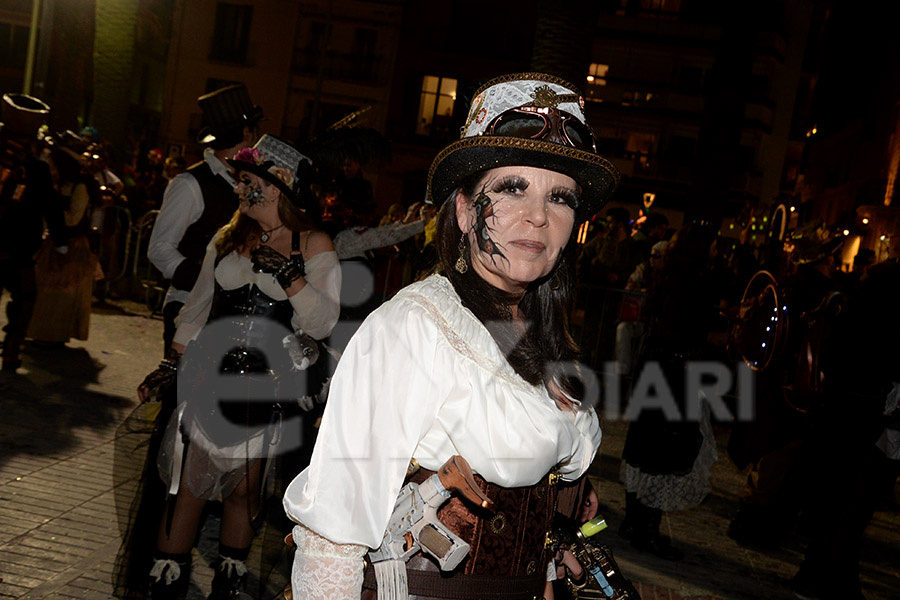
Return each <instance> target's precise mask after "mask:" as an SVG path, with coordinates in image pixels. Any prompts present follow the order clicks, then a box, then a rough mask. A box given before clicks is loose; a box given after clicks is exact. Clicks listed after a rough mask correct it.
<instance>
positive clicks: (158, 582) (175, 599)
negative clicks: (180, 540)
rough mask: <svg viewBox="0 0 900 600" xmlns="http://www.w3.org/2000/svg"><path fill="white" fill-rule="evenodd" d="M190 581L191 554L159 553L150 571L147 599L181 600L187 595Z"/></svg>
mask: <svg viewBox="0 0 900 600" xmlns="http://www.w3.org/2000/svg"><path fill="white" fill-rule="evenodd" d="M190 580H191V555H190V554H187V553H186V554H168V553H165V552H157V553H156V555H155V556H154V559H153V567H152V568H151V569H150V582H149V586H148V592H147V597H148V598H150V599H151V600H180V599H181V598H184V597H185V596H186V595H187V588H188V582H190Z"/></svg>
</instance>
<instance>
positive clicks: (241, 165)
mask: <svg viewBox="0 0 900 600" xmlns="http://www.w3.org/2000/svg"><path fill="white" fill-rule="evenodd" d="M228 163H229V164H231V166H232V167H234V168H235V170H236V171H249V172H250V173H253V174H254V175H256V176H258V177H261V178H262V179H265V180H266V181H268V182H269V183H272V184H274V185H276V186H277V187H278V188H279V189H280V190H281V191H282V192H283V193H284V194H285V195H286V196H287V197H288V198H290V199H291V200H292V201H294V202H295V203H296V202H297V201H298V199H299V197H298V194H297V192H296V188H297V182H298V180H299V178H300V170H301V169H303V168H307V167H311V166H312V160H310V158H309V157H307V156H305V155H303V154H301V153H300V151H299V150H297V149H296V148H294V147H293V146H291V145H290V144H288V143H287V142H285V141H283V140H280V139H278V138H277V137H275V136H274V135H264V136H262V137H261V138H260V139H259V141H258V142H257V143H256V145H255V146H253V147H252V148H243V149H242V150H241V151H240V152H238V153H237V155H235V157H234V158H230V159H228Z"/></svg>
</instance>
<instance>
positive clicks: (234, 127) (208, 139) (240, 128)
mask: <svg viewBox="0 0 900 600" xmlns="http://www.w3.org/2000/svg"><path fill="white" fill-rule="evenodd" d="M263 119H264V116H263V110H262V108H261V107H259V106H254V107H253V112H251V113H250V114H249V115H247V116H246V117H244V119H243V120H241V121H238V122H235V123H232V124H231V125H228V126H227V127H222V128H217V127H210V126H209V125H207V126H206V127H204V128H203V129H201V130H200V133H198V134H197V143H199V144H212V143H213V142H215V141H216V140H221V139H223V138H227V137H236V138H237V139H236V140H235V142H234V143H235V144H237V143H238V142H239V141H241V138H242V137H243V134H244V127H249V126H253V125H256V124H258V123H259V122H260V121H262V120H263Z"/></svg>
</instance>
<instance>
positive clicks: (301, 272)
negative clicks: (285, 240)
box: [250, 246, 306, 289]
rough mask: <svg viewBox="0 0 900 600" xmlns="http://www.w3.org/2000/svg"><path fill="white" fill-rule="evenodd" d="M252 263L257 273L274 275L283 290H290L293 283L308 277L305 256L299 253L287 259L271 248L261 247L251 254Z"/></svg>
mask: <svg viewBox="0 0 900 600" xmlns="http://www.w3.org/2000/svg"><path fill="white" fill-rule="evenodd" d="M250 262H252V263H253V270H254V271H256V272H257V273H269V274H271V275H274V276H275V279H276V280H278V285H280V286H281V287H282V288H283V289H288V288H289V287H291V284H292V283H294V282H295V281H296V280H298V279H300V278H301V277H303V276H305V275H306V265H305V264H304V262H303V255H302V254H301V253H299V252H297V253H295V254H291V257H290V258H285V257H284V256H282V255H281V254H280V253H279V252H278V251H276V250H273V249H272V248H270V247H269V246H259V247H258V248H256V249H255V250H254V251H253V252H251V253H250Z"/></svg>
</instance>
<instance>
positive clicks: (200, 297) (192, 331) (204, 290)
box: [173, 234, 218, 346]
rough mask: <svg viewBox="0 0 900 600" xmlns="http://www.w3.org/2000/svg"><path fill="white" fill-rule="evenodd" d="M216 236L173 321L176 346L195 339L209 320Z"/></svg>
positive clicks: (214, 285)
mask: <svg viewBox="0 0 900 600" xmlns="http://www.w3.org/2000/svg"><path fill="white" fill-rule="evenodd" d="M217 237H218V234H217V235H216V236H215V237H214V238H213V239H212V240H211V241H210V242H209V244H208V245H207V246H206V255H205V256H204V257H203V266H202V267H201V268H200V275H199V276H198V277H197V282H196V283H195V284H194V287H193V288H191V293H190V294H189V295H188V297H187V300H185V302H184V306H182V307H181V311H180V312H179V313H178V317H176V319H175V325H176V326H177V327H178V329H177V330H176V331H175V337H174V339H173V341H174V342H175V343H177V344H182V345H185V346H186V345H187V343H188V342H190V341H191V340H193V339H194V338H196V337H197V334H199V333H200V330H201V329H203V326H204V325H206V321H207V319H209V311H210V309H211V308H212V301H213V293H214V292H215V289H216V238H217Z"/></svg>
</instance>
